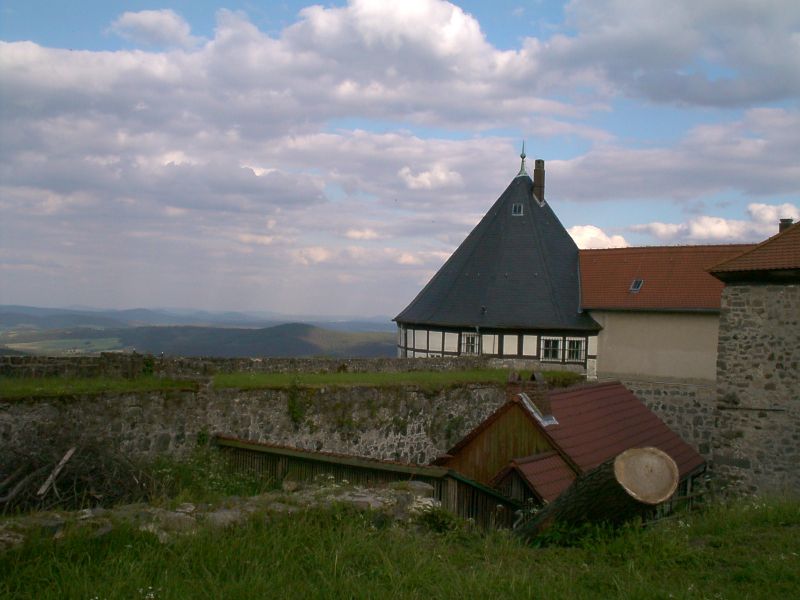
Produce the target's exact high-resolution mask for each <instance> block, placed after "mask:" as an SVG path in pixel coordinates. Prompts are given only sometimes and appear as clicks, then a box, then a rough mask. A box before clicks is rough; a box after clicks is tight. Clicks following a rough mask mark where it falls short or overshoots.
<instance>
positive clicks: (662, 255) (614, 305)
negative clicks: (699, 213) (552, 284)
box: [580, 244, 754, 310]
mask: <svg viewBox="0 0 800 600" xmlns="http://www.w3.org/2000/svg"><path fill="white" fill-rule="evenodd" d="M752 248H754V246H753V245H752V244H728V245H720V246H653V247H644V248H611V249H605V250H581V251H580V267H581V305H582V307H583V308H585V309H592V308H594V309H601V308H607V309H613V310H719V308H720V297H721V295H722V288H723V284H722V282H721V281H719V280H718V279H716V278H715V277H713V276H711V275H710V274H709V273H708V269H709V268H710V267H712V266H713V265H716V264H719V263H720V262H722V261H725V260H727V259H730V258H733V257H734V256H737V255H739V254H741V253H742V252H743V251H745V250H750V249H752ZM636 279H641V280H642V282H643V283H642V287H641V289H640V290H639V291H638V292H635V293H634V292H631V291H630V290H631V284H632V283H633V281H634V280H636Z"/></svg>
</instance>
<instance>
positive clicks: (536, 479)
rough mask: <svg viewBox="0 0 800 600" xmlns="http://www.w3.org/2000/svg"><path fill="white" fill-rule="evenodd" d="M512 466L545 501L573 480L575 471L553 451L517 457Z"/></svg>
mask: <svg viewBox="0 0 800 600" xmlns="http://www.w3.org/2000/svg"><path fill="white" fill-rule="evenodd" d="M512 467H513V468H514V469H515V470H516V471H517V472H518V473H519V474H520V476H521V477H522V478H523V479H525V480H527V481H528V483H529V484H530V485H531V487H532V488H533V489H534V490H536V492H537V493H538V494H539V496H541V498H542V499H543V500H545V501H547V502H552V501H553V500H555V499H556V498H558V497H559V496H560V495H561V492H563V491H564V490H565V489H567V488H568V487H569V486H570V485H571V484H572V482H573V481H575V472H574V471H573V470H572V469H571V468H570V467H569V465H567V463H566V462H564V459H562V458H561V457H560V456H559V455H558V454H556V453H555V452H544V453H542V454H536V455H534V456H530V457H528V458H518V459H516V460H514V461H513V462H512Z"/></svg>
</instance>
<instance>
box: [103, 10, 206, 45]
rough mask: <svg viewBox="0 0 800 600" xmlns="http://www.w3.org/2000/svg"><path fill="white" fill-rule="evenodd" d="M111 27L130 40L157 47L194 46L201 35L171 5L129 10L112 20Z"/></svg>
mask: <svg viewBox="0 0 800 600" xmlns="http://www.w3.org/2000/svg"><path fill="white" fill-rule="evenodd" d="M110 29H111V31H113V32H114V33H116V34H117V35H119V36H120V37H123V38H125V39H126V40H128V41H131V42H136V43H140V44H144V45H146V46H154V47H166V48H170V47H179V48H192V47H194V46H196V45H197V44H199V43H200V41H201V38H198V37H195V36H193V35H192V33H191V28H190V27H189V24H188V23H187V22H186V21H185V20H184V19H183V17H181V16H180V15H179V14H178V13H176V12H175V11H173V10H171V9H162V10H142V11H139V12H125V13H123V14H122V15H121V16H120V17H119V18H118V19H117V20H116V21H114V22H113V23H112V24H111V27H110Z"/></svg>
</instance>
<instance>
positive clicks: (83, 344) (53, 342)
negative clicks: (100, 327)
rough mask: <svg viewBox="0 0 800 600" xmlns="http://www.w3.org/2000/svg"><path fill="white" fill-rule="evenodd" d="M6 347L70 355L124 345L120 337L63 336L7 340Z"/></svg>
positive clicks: (112, 348) (115, 348) (21, 350)
mask: <svg viewBox="0 0 800 600" xmlns="http://www.w3.org/2000/svg"><path fill="white" fill-rule="evenodd" d="M6 347H8V348H11V349H12V350H18V351H20V352H26V353H28V354H44V355H54V356H60V355H65V354H66V355H70V354H76V355H77V354H97V353H99V352H109V351H111V350H120V349H121V348H122V347H123V345H122V343H121V341H120V339H119V338H116V337H104V338H62V339H46V340H40V341H32V342H7V343H6Z"/></svg>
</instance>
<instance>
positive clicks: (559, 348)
mask: <svg viewBox="0 0 800 600" xmlns="http://www.w3.org/2000/svg"><path fill="white" fill-rule="evenodd" d="M540 339H541V340H542V351H541V355H542V357H541V360H542V362H562V361H563V358H564V338H562V337H555V336H544V335H543V336H542V337H541V338H540ZM548 342H555V348H553V347H552V344H548ZM548 346H550V347H548ZM553 350H555V357H553V356H552V352H553Z"/></svg>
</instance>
